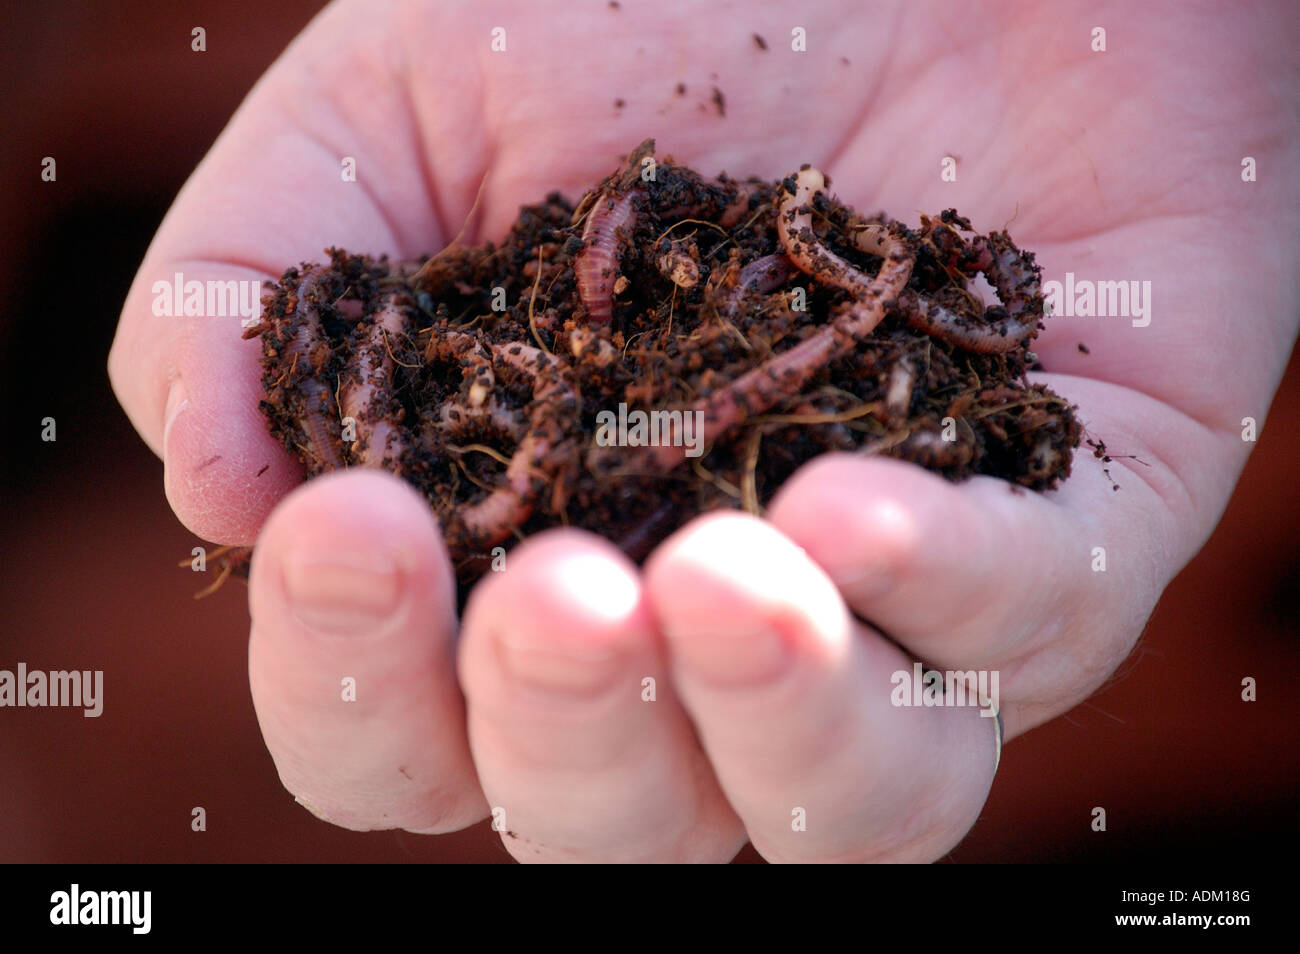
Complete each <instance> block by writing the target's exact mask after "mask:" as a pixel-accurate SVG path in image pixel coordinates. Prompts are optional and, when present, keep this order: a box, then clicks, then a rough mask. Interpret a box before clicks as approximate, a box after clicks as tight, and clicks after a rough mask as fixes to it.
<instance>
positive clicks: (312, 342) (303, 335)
mask: <svg viewBox="0 0 1300 954" xmlns="http://www.w3.org/2000/svg"><path fill="white" fill-rule="evenodd" d="M324 276H325V271H324V269H316V270H314V271H312V272H310V273H308V274H307V275H306V276H304V277H303V279H302V281H301V282H299V283H298V290H297V291H296V292H295V293H294V298H295V300H296V304H295V305H294V311H295V312H296V313H297V316H298V330H297V332H296V333H295V334H294V337H293V341H292V342H291V343H290V344H289V347H288V349H287V351H286V356H287V357H288V358H289V360H290V367H295V366H297V365H301V371H300V372H299V373H300V374H301V375H302V377H301V378H300V379H299V380H298V381H296V382H295V386H296V387H297V389H298V393H299V394H301V395H302V413H301V414H299V415H298V423H299V425H300V426H301V428H302V432H303V436H304V437H305V438H306V439H307V446H306V447H305V448H304V450H306V451H307V452H308V453H309V454H310V455H311V456H312V457H314V458H315V459H316V468H317V470H318V472H323V471H330V470H342V469H343V468H344V467H346V466H347V464H346V463H345V462H344V460H343V456H342V454H340V453H339V448H338V446H337V445H336V444H335V434H334V428H332V427H331V426H330V423H329V419H328V418H327V417H326V416H325V415H326V409H327V408H329V409H332V408H333V407H334V394H333V392H332V391H330V389H329V388H327V387H325V385H323V384H321V383H320V381H318V380H317V379H316V378H315V377H313V375H312V360H311V351H312V349H313V348H314V347H316V346H317V345H318V344H322V345H323V339H324V331H323V330H322V329H321V323H320V316H319V315H317V313H316V307H315V304H314V303H313V302H312V301H311V296H312V294H313V293H314V292H315V291H316V288H317V286H318V285H319V284H320V283H321V279H322V278H323V277H324ZM331 416H332V415H331Z"/></svg>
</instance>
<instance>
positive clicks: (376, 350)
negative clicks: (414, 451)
mask: <svg viewBox="0 0 1300 954" xmlns="http://www.w3.org/2000/svg"><path fill="white" fill-rule="evenodd" d="M400 297H401V296H396V295H394V296H392V297H390V298H389V299H388V300H386V301H385V302H384V304H383V306H382V307H380V309H379V310H378V311H377V312H375V314H374V317H373V323H372V325H371V328H370V334H369V338H368V339H367V340H366V341H365V342H364V343H363V344H361V345H360V346H359V347H358V349H357V353H358V359H357V365H358V367H357V379H356V380H355V381H352V382H350V383H349V384H347V385H346V386H344V387H343V388H341V389H340V391H339V403H340V405H341V406H342V410H343V416H344V417H345V418H349V417H350V418H351V419H352V421H353V422H354V427H355V428H356V429H357V443H356V445H354V448H353V449H354V453H355V454H356V460H357V462H358V463H359V464H361V465H362V466H365V467H382V466H384V462H385V460H387V461H388V462H389V468H390V469H391V470H392V471H393V473H395V474H400V473H401V472H402V469H401V459H402V452H403V450H404V446H403V441H402V439H401V437H400V436H399V435H398V433H397V432H396V430H395V429H394V428H393V425H392V423H391V422H390V421H389V420H388V417H387V415H386V414H385V410H386V409H385V408H384V407H383V406H382V405H380V406H376V405H377V400H376V399H377V397H378V395H379V392H380V390H381V389H382V388H384V387H385V386H387V385H391V384H392V381H393V350H392V349H393V341H394V339H396V338H398V337H399V336H401V335H402V334H403V333H404V331H405V326H406V312H405V311H404V310H403V307H402V305H403V302H402V301H401V300H400ZM363 425H368V426H370V432H369V433H365V432H364V431H363V430H362V427H363ZM357 447H360V448H361V449H360V450H357Z"/></svg>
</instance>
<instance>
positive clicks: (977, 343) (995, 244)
mask: <svg viewBox="0 0 1300 954" xmlns="http://www.w3.org/2000/svg"><path fill="white" fill-rule="evenodd" d="M954 240H955V239H954ZM970 250H971V251H972V252H974V253H975V255H974V269H973V270H975V271H981V272H983V273H984V277H985V278H987V279H988V281H989V284H990V285H992V286H993V290H994V291H996V292H997V295H998V300H999V301H1000V302H1001V303H1002V309H1001V310H1002V311H1003V312H1005V314H1003V315H1001V316H997V315H996V312H995V310H994V309H991V308H990V309H985V311H984V314H983V315H982V316H981V317H980V318H971V317H967V316H964V315H959V314H957V313H955V312H953V311H950V310H948V309H947V308H945V307H944V306H943V305H940V304H939V303H938V302H935V301H932V300H930V299H926V298H922V297H920V296H919V295H917V294H915V293H913V292H907V293H906V294H904V295H902V296H900V297H899V302H898V303H899V307H900V309H901V311H902V313H903V317H904V318H906V319H907V322H908V324H910V325H911V326H912V327H913V328H916V329H917V330H918V331H924V332H925V333H926V334H929V335H932V336H934V337H936V338H939V339H940V340H942V341H947V342H948V343H949V344H953V345H956V346H957V347H959V348H965V349H966V350H967V351H974V352H976V353H979V354H997V353H1001V352H1006V351H1013V350H1015V349H1016V348H1018V347H1020V345H1022V344H1023V343H1024V342H1025V341H1026V340H1028V339H1029V338H1032V337H1033V336H1034V334H1035V333H1037V331H1038V321H1039V319H1040V318H1041V317H1042V314H1043V295H1042V286H1041V284H1040V278H1039V269H1038V266H1037V265H1035V263H1034V258H1033V256H1032V255H1030V254H1027V253H1024V252H1021V251H1020V250H1019V249H1018V248H1016V246H1015V245H1014V244H1012V242H1011V237H1010V236H1009V235H1007V233H1006V232H995V233H993V234H992V235H990V236H989V237H988V238H987V239H986V238H983V237H981V236H977V237H976V238H975V239H974V240H972V242H971V243H970Z"/></svg>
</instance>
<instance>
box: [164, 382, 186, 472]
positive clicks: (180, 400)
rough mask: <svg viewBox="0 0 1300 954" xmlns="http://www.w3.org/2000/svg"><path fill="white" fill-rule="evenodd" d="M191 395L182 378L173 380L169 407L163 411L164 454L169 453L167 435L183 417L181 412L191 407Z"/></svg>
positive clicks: (169, 395) (168, 398)
mask: <svg viewBox="0 0 1300 954" xmlns="http://www.w3.org/2000/svg"><path fill="white" fill-rule="evenodd" d="M189 403H190V395H189V392H188V391H187V390H185V382H184V381H182V380H181V379H180V378H174V379H173V380H172V386H171V388H170V389H169V390H168V391H167V405H166V407H165V408H164V409H163V438H162V439H163V454H164V455H166V453H167V435H169V434H170V433H171V430H172V425H173V424H174V423H176V419H177V418H178V417H180V416H181V412H182V411H184V410H185V408H187V407H189Z"/></svg>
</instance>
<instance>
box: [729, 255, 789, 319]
mask: <svg viewBox="0 0 1300 954" xmlns="http://www.w3.org/2000/svg"><path fill="white" fill-rule="evenodd" d="M798 273H799V270H798V269H797V268H795V266H794V263H793V262H791V261H790V259H788V258H786V256H785V255H783V254H782V253H780V252H777V253H775V254H773V255H764V256H763V257H762V258H756V259H754V260H753V261H752V262H750V263H749V264H748V265H746V266H745V267H744V268H742V269H741V270H740V276H739V278H738V279H737V280H736V287H735V288H734V289H732V291H731V294H730V295H728V296H727V303H726V304H725V305H724V306H723V310H724V311H725V312H726V314H727V315H734V314H735V313H736V312H737V311H739V310H740V304H741V302H742V301H743V300H744V298H745V296H746V295H747V294H749V293H751V292H758V293H759V294H767V293H768V292H770V291H775V290H776V289H778V288H780V287H781V286H782V285H784V284H785V283H786V282H787V281H789V280H790V278H791V277H792V276H794V275H797V274H798Z"/></svg>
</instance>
